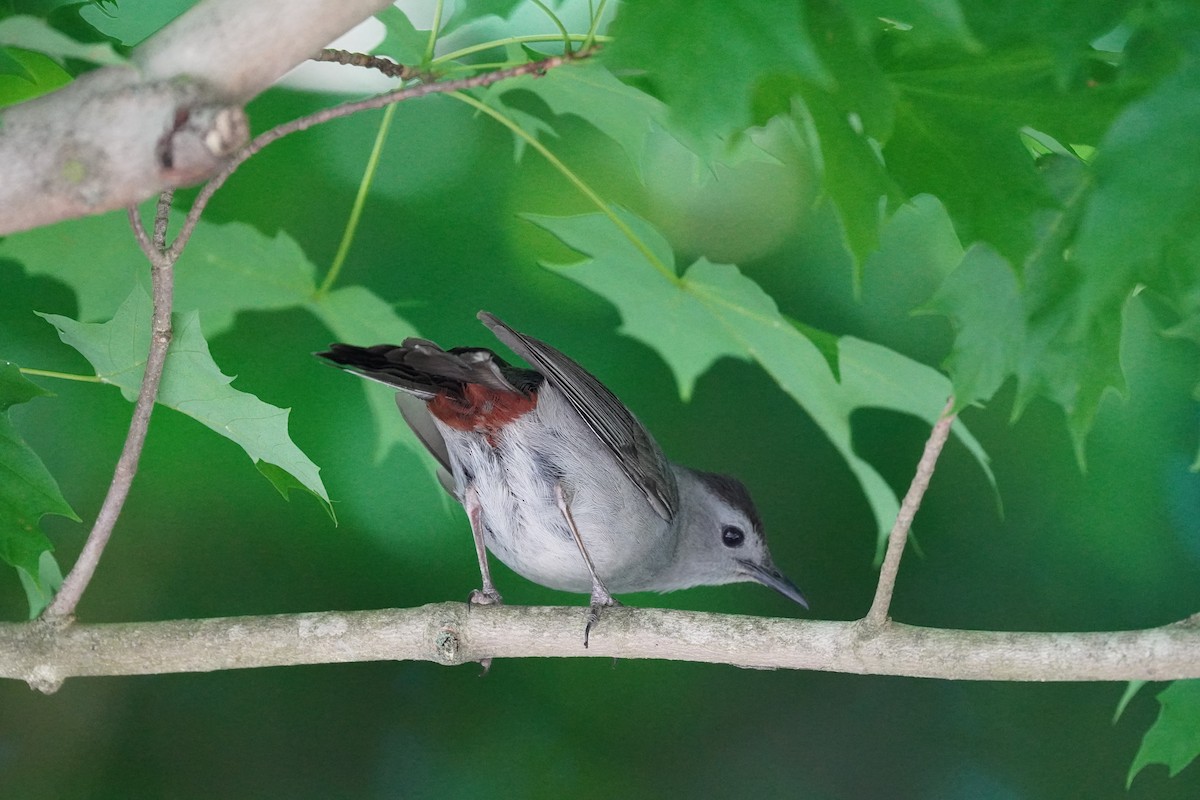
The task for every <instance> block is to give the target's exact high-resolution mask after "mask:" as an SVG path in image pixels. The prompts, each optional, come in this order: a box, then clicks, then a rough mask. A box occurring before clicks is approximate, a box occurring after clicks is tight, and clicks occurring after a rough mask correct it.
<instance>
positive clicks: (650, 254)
mask: <svg viewBox="0 0 1200 800" xmlns="http://www.w3.org/2000/svg"><path fill="white" fill-rule="evenodd" d="M450 97H453V98H454V99H456V100H461V101H462V102H464V103H466V104H467V105H469V106H471V107H472V108H475V109H477V110H478V111H481V112H483V113H484V114H487V115H488V116H489V117H491V118H492V119H494V120H496V121H497V122H499V123H500V124H501V125H503V126H504V127H506V128H508V129H509V130H510V131H512V132H513V134H515V135H516V136H519V137H520V138H521V139H524V140H525V143H526V144H528V145H529V146H530V147H532V148H533V149H534V150H537V151H538V152H539V153H541V154H542V157H543V158H545V159H546V160H547V161H549V162H550V165H551V166H553V167H554V168H555V169H556V170H558V172H559V174H561V175H562V176H563V177H564V178H566V179H567V180H568V181H570V182H571V183H572V184H573V185H574V186H575V188H576V189H578V190H579V191H580V193H581V194H583V196H584V197H586V198H587V199H588V200H590V201H591V202H592V204H593V205H595V206H596V208H597V209H599V210H600V213H602V214H604V216H606V217H608V218H609V220H610V221H611V222H612V224H613V225H615V226H617V230H619V231H620V232H621V234H622V235H623V236H624V237H625V238H626V239H628V240H629V242H630V244H632V245H633V246H634V247H635V248H637V250H638V252H639V253H641V254H642V256H643V257H644V258H645V259H646V260H647V261H648V262H650V265H651V266H652V267H654V268H655V269H656V270H658V271H659V272H661V273H662V274H663V276H664V277H666V278H667V279H668V280H670V281H671V282H672V283H679V276H677V275H676V274H675V270H674V269H672V268H671V265H668V264H664V263H663V262H662V260H661V259H659V257H658V256H657V255H656V254H655V252H654V251H653V250H651V249H650V246H649V245H647V244H646V243H645V242H643V241H642V240H641V238H640V237H639V236H638V235H637V234H636V233H634V231H633V229H632V228H630V227H629V225H627V224H626V223H625V220H623V219H621V217H620V216H618V215H617V213H616V212H615V211H613V209H612V207H611V206H610V205H609V204H608V203H606V202H604V198H602V197H600V195H599V194H597V193H596V190H595V189H593V188H592V187H591V186H588V184H587V182H586V181H585V180H583V178H581V177H579V176H578V175H576V174H575V172H574V171H572V170H571V168H570V167H568V166H567V165H566V164H564V163H563V162H562V160H561V159H559V158H558V156H556V155H554V153H552V152H550V149H549V148H547V147H546V146H545V145H544V144H542V143H541V142H540V141H538V138H537V137H536V136H534V135H532V134H531V133H529V132H528V131H526V130H525V129H524V128H522V127H521V126H520V125H518V124H517V123H516V122H514V121H512V120H511V119H509V118H508V117H506V116H504V115H503V114H501V113H500V112H499V111H497V110H496V109H494V108H492V107H491V106H489V105H486V104H485V103H482V102H480V101H479V100H476V99H475V98H474V97H471V96H470V95H468V94H465V93H464V92H452V93H451V94H450Z"/></svg>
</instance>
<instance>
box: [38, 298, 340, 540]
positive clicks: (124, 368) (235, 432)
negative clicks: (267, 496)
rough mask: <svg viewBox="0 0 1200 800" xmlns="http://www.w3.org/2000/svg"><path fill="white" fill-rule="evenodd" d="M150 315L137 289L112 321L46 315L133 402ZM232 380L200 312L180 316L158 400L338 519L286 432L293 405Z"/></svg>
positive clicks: (313, 470)
mask: <svg viewBox="0 0 1200 800" xmlns="http://www.w3.org/2000/svg"><path fill="white" fill-rule="evenodd" d="M151 313H152V306H151V303H150V298H149V296H148V295H147V294H146V293H145V291H143V290H142V289H141V287H136V288H134V290H133V291H132V292H131V293H130V295H129V297H128V298H127V299H126V300H125V302H124V303H122V304H121V307H120V308H119V309H117V313H116V315H115V316H114V317H113V318H112V319H111V320H110V321H108V322H103V323H88V322H76V321H75V320H73V319H68V318H67V317H62V316H58V315H55V314H43V315H42V316H43V317H44V318H45V319H46V320H47V321H48V322H50V323H51V324H52V325H54V327H55V328H57V329H58V332H59V336H60V337H61V338H62V340H63V341H64V342H66V343H67V344H69V345H71V346H72V347H74V348H75V349H76V350H78V351H79V352H80V353H82V354H83V356H84V357H85V358H87V360H88V361H90V362H91V364H92V367H93V368H94V369H95V370H96V375H97V376H98V377H99V378H100V379H101V380H102V381H103V382H105V383H110V384H112V385H114V386H118V387H120V389H121V393H122V394H123V395H124V396H125V398H126V399H127V400H129V401H130V402H132V401H134V400H135V399H136V398H137V394H138V390H139V387H140V386H141V382H142V375H143V373H144V372H145V368H146V352H147V350H148V348H149V345H150V318H151ZM232 381H233V378H231V377H229V376H227V375H223V374H222V373H221V370H220V369H219V368H218V367H217V365H216V364H215V363H214V362H213V360H212V356H211V355H210V354H209V351H208V342H206V341H205V340H204V335H203V334H202V333H201V332H200V318H199V315H198V314H197V313H196V312H194V311H193V312H189V313H186V314H179V315H176V316H175V318H174V338H173V339H172V341H171V346H170V349H169V350H168V351H167V362H166V366H165V368H164V370H163V378H162V384H161V385H160V387H159V392H158V403H159V405H163V406H166V407H168V408H173V409H175V410H176V411H179V412H181V413H183V414H187V415H188V416H189V417H192V418H193V419H195V420H196V421H198V422H200V423H202V424H203V425H205V426H207V427H209V428H211V429H212V430H214V431H216V432H217V433H219V434H221V435H222V436H224V437H226V438H227V439H229V440H231V441H233V442H234V443H235V444H237V445H238V446H240V447H241V448H242V449H243V450H245V451H246V455H248V456H249V457H250V459H251V460H252V461H253V462H254V464H255V465H256V466H258V467H259V468H260V469H261V470H262V472H263V474H264V475H265V476H266V477H267V478H268V479H269V480H271V482H272V484H274V485H275V487H276V488H277V489H279V491H280V493H281V494H283V495H284V497H286V496H287V490H288V489H290V488H293V487H299V488H303V489H304V490H305V491H307V492H309V493H310V494H312V495H313V496H314V497H316V498H317V499H318V500H319V501H320V502H321V504H322V505H323V507H324V508H325V510H326V512H328V513H329V515H330V516H331V517H332V516H333V507H332V506H331V505H330V502H329V496H328V494H326V492H325V486H324V485H323V484H322V483H321V479H320V477H319V475H318V472H319V471H320V470H319V469H318V468H317V466H316V465H315V464H313V463H312V461H310V460H309V458H308V456H306V455H304V453H303V452H301V450H300V448H298V447H296V445H295V444H294V443H293V442H292V440H291V438H289V436H288V432H287V419H288V414H289V413H290V412H289V410H288V409H284V408H277V407H275V406H273V405H269V404H267V403H264V402H263V401H262V400H259V399H258V398H257V397H255V396H254V395H252V394H246V393H245V392H240V391H238V390H237V389H234V388H233V387H232V386H231V385H230V384H231V383H232Z"/></svg>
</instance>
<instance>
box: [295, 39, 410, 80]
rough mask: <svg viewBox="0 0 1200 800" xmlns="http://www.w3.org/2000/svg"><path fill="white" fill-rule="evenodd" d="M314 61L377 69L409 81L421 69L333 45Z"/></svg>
mask: <svg viewBox="0 0 1200 800" xmlns="http://www.w3.org/2000/svg"><path fill="white" fill-rule="evenodd" d="M312 60H313V61H327V62H330V63H333V64H345V65H346V66H350V67H363V68H365V69H375V70H379V71H380V72H382V73H383V74H384V75H387V76H388V77H389V78H399V79H400V80H402V81H407V80H410V79H412V78H416V77H419V76H420V74H421V70H419V69H417V68H416V67H406V66H404V65H403V64H398V63H396V62H395V61H392V60H391V59H390V58H386V57H384V56H371V55H367V54H366V53H351V52H350V51H349V50H337V49H335V48H332V47H326V48H325V49H324V50H322V51H321V52H319V53H317V54H316V55H315V56H313V57H312Z"/></svg>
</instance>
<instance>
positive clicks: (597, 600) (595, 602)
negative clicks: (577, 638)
mask: <svg viewBox="0 0 1200 800" xmlns="http://www.w3.org/2000/svg"><path fill="white" fill-rule="evenodd" d="M619 605H621V604H620V603H619V602H617V598H615V597H613V596H612V595H611V594H609V593H608V592H607V591H606V592H604V593H603V594H598V593H596V592H594V591H593V592H592V604H591V605H590V606H589V607H588V613H587V625H585V626H584V627H583V646H584V647H587V646H588V639H589V638H590V637H591V634H592V628H593V627H595V625H596V623H598V622H599V621H600V612H601V611H603V610H604V609H606V608H614V607H616V606H619Z"/></svg>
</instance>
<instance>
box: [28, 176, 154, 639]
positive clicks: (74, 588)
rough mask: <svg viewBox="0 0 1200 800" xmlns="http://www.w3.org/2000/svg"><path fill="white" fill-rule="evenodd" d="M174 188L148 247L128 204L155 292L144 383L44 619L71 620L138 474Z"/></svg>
mask: <svg viewBox="0 0 1200 800" xmlns="http://www.w3.org/2000/svg"><path fill="white" fill-rule="evenodd" d="M171 197H172V192H170V191H167V192H163V193H162V194H161V195H160V196H159V198H158V207H157V208H156V210H155V215H154V234H153V236H154V238H153V242H152V243H151V246H150V247H149V248H147V247H146V244H147V243H148V242H149V237H148V236H147V234H146V229H145V227H144V226H143V225H142V219H141V217H140V216H139V214H138V209H137V206H130V207H129V222H130V224H131V225H132V226H133V230H134V235H135V236H136V238H137V240H138V243H139V244H141V245H142V246H143V249H144V250H148V252H147V256H148V257H149V259H150V280H151V284H152V287H153V295H154V314H153V317H152V318H151V331H150V350H149V352H148V353H147V355H146V371H145V373H144V374H143V376H142V387H141V390H140V391H139V392H138V398H137V402H136V403H135V404H134V406H133V419H132V420H131V421H130V423H129V433H128V434H127V435H126V436H125V445H124V446H123V447H122V448H121V456H120V458H118V459H117V467H116V469H115V470H114V471H113V478H112V483H110V484H109V486H108V494H106V495H105V497H104V502H103V503H102V504H101V506H100V513H98V514H97V515H96V522H95V524H93V525H92V530H91V533H89V534H88V538H87V541H86V542H85V543H84V545H83V550H82V551H81V552H80V553H79V558H78V559H76V561H75V566H73V567H72V568H71V571H70V572H69V573H68V574H67V577H66V579H64V580H63V584H62V587H61V588H60V589H59V590H58V593H57V594H56V595H55V596H54V599H53V600H52V601H51V602H50V605H48V606H46V609H45V611H43V612H42V619H46V620H69V619H71V618H73V617H74V616H75V608H76V606H78V605H79V600H80V599H81V598H82V597H83V592H84V590H86V589H87V587H88V584H89V583H91V580H92V576H93V575H95V574H96V567H97V566H99V564H100V556H101V555H103V554H104V548H105V547H106V546H107V545H108V540H109V538H111V536H112V532H113V528H115V527H116V525H117V520H118V519H119V518H120V516H121V510H122V509H123V508H124V507H125V500H126V499H127V498H128V497H129V489H130V487H131V486H132V485H133V478H134V476H135V475H136V474H137V468H138V461H139V460H140V459H141V456H142V447H143V446H144V445H145V443H146V432H147V431H148V430H149V428H150V415H151V413H153V411H154V400H155V398H156V397H157V396H158V386H159V383H160V382H161V381H162V374H163V367H164V366H165V364H166V361H167V348H168V347H169V346H170V344H171V333H172V331H171V303H172V295H173V294H174V284H175V274H174V268H175V257H174V256H172V255H171V253H170V251H168V250H167V246H166V237H167V217H168V215H169V213H170V210H171Z"/></svg>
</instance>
